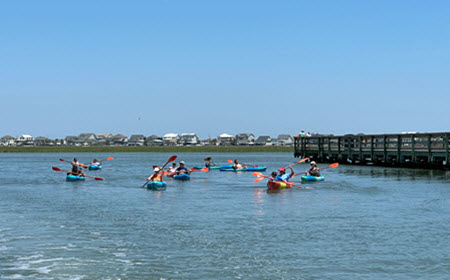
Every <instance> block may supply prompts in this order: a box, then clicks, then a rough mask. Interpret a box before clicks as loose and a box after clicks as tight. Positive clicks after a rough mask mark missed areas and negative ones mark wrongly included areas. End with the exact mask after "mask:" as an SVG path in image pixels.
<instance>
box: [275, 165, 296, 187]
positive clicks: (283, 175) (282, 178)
mask: <svg viewBox="0 0 450 280" xmlns="http://www.w3.org/2000/svg"><path fill="white" fill-rule="evenodd" d="M289 169H291V173H289V174H286V169H285V168H284V167H280V168H279V169H278V172H279V173H280V175H278V176H276V178H275V179H276V180H277V181H281V182H285V183H287V182H288V181H289V179H291V178H292V175H294V169H292V167H290V166H289Z"/></svg>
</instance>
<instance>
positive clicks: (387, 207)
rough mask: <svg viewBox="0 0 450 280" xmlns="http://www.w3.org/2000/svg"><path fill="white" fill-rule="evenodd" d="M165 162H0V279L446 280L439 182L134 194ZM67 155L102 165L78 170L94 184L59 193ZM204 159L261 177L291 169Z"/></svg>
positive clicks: (230, 183)
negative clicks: (258, 171)
mask: <svg viewBox="0 0 450 280" xmlns="http://www.w3.org/2000/svg"><path fill="white" fill-rule="evenodd" d="M171 155H172V154H164V153H118V154H85V153H83V154H78V155H74V154H65V153H64V154H50V153H49V154H0V279H449V276H448V275H449V274H448V272H449V271H450V238H449V232H450V223H449V222H450V203H449V196H450V184H449V182H450V181H449V179H450V174H449V173H448V172H443V171H424V170H409V169H388V168H381V167H359V166H339V167H338V168H336V169H328V170H324V171H323V172H322V174H323V175H324V176H325V177H326V179H325V181H324V182H318V183H313V184H308V186H313V187H315V189H313V190H303V189H298V188H293V189H289V190H286V191H283V192H280V193H273V194H270V193H267V192H266V188H265V184H264V181H262V182H259V183H257V184H254V183H253V180H254V179H255V177H253V176H251V174H249V173H232V172H220V171H218V170H215V171H211V172H208V173H201V172H196V173H193V174H192V179H191V181H188V182H179V181H173V180H171V179H167V183H168V188H167V190H165V191H149V190H146V189H142V188H139V186H141V185H142V184H143V183H144V182H145V181H146V177H147V176H148V175H150V174H151V173H152V171H151V169H152V166H153V165H162V164H164V163H165V162H166V161H167V159H168V158H169V157H170V156H171ZM74 156H77V157H78V158H79V160H80V161H81V162H89V161H90V160H92V159H93V158H94V157H95V158H97V159H99V158H107V157H108V156H114V158H115V159H114V160H113V161H108V162H105V163H104V166H103V170H101V171H90V172H89V171H86V172H87V174H89V175H92V176H98V177H103V178H105V180H104V181H95V180H92V179H89V178H87V179H86V181H85V182H66V181H65V174H64V173H63V172H54V171H52V170H51V167H52V166H57V167H60V168H65V169H70V164H68V163H64V162H60V161H59V160H58V159H59V158H64V159H66V160H71V159H72V158H73V157H74ZM206 156H208V155H205V154H197V153H186V154H178V160H177V161H179V160H184V161H185V162H186V164H187V165H188V166H193V165H200V164H202V163H203V160H202V159H203V158H204V157H206ZM210 156H212V157H213V159H214V160H215V162H218V163H223V164H226V163H227V162H226V160H227V159H234V158H238V159H239V160H240V161H241V162H245V163H248V164H258V165H266V166H267V167H268V169H267V171H266V172H265V173H266V174H269V173H270V171H272V170H276V169H278V168H279V167H280V166H286V165H288V164H289V163H292V162H295V161H297V160H298V159H295V158H293V156H292V154H288V153H279V154H272V153H266V154H265V153H262V154H246V153H242V154H226V153H214V154H210ZM320 166H326V165H320ZM320 166H319V167H320ZM306 169H308V165H307V164H300V165H297V166H296V167H295V170H296V171H297V172H300V171H304V170H306ZM298 180H299V178H296V179H295V181H296V182H297V183H298V184H301V183H300V182H299V181H298Z"/></svg>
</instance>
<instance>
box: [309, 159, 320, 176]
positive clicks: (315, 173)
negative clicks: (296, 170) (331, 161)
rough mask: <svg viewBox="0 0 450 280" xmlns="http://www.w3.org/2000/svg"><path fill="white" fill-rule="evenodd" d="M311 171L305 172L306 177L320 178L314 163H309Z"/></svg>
mask: <svg viewBox="0 0 450 280" xmlns="http://www.w3.org/2000/svg"><path fill="white" fill-rule="evenodd" d="M310 164H311V169H310V170H308V172H306V175H308V176H314V177H320V170H319V169H318V168H317V164H316V162H315V161H311V163H310Z"/></svg>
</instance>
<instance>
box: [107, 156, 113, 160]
mask: <svg viewBox="0 0 450 280" xmlns="http://www.w3.org/2000/svg"><path fill="white" fill-rule="evenodd" d="M113 159H114V158H113V157H109V158H107V159H106V160H113Z"/></svg>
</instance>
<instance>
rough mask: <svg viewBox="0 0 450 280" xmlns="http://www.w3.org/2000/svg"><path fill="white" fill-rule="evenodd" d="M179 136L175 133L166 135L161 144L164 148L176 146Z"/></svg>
mask: <svg viewBox="0 0 450 280" xmlns="http://www.w3.org/2000/svg"><path fill="white" fill-rule="evenodd" d="M179 139H180V136H178V134H176V133H167V134H165V135H164V136H163V143H164V145H166V146H176V145H177V144H178V140H179Z"/></svg>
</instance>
